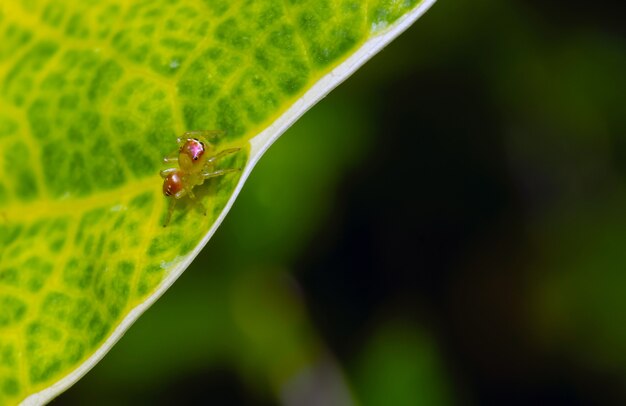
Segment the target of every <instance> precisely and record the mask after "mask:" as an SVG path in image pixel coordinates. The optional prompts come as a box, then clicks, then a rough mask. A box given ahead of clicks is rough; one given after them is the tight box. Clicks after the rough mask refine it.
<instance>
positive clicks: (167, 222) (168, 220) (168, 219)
mask: <svg viewBox="0 0 626 406" xmlns="http://www.w3.org/2000/svg"><path fill="white" fill-rule="evenodd" d="M176 200H178V199H171V201H170V207H169V209H168V210H167V217H166V218H165V224H163V227H167V225H168V224H169V223H170V220H171V219H172V213H174V207H175V206H176Z"/></svg>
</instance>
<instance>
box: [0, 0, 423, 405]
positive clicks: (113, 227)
mask: <svg viewBox="0 0 626 406" xmlns="http://www.w3.org/2000/svg"><path fill="white" fill-rule="evenodd" d="M432 3H433V0H424V1H422V2H421V3H420V2H419V1H418V0H403V1H400V0H370V1H369V2H361V1H358V0H334V1H330V0H302V1H295V0H284V1H281V2H276V1H273V0H263V1H261V0H258V1H254V2H252V1H243V0H242V1H229V0H204V1H200V0H187V1H158V0H152V1H135V2H123V1H114V0H101V1H95V2H81V1H78V0H72V1H69V0H19V1H4V2H2V3H0V38H1V44H2V45H0V404H15V403H19V402H20V401H24V403H25V404H40V403H45V402H47V401H49V400H50V399H52V398H53V397H54V396H56V395H57V394H59V393H60V392H62V391H63V390H65V389H66V388H67V387H69V386H70V385H71V384H72V383H74V382H75V381H76V380H78V379H79V378H80V377H81V376H82V375H84V374H85V373H86V372H87V371H88V370H89V369H90V368H91V367H93V365H94V364H95V363H96V362H98V360H100V359H101V358H102V357H103V356H104V354H105V353H106V352H107V351H108V349H109V348H111V346H112V345H113V344H114V343H115V342H116V341H117V340H118V339H119V338H120V337H121V335H122V334H123V333H124V331H126V330H127V329H128V327H129V326H130V325H131V324H132V323H133V322H134V321H135V320H136V319H137V318H138V317H139V315H141V313H142V312H144V311H145V310H146V309H147V308H148V307H149V306H150V305H151V304H152V303H154V301H155V300H156V299H157V298H158V297H159V296H161V295H162V294H163V292H164V291H165V290H166V289H167V288H168V287H169V286H170V285H171V284H172V283H173V282H174V281H175V280H176V278H177V277H178V276H179V275H180V274H181V273H182V272H183V270H184V269H185V268H186V267H187V266H188V265H189V263H190V262H191V261H192V260H193V258H194V257H195V256H196V255H197V254H198V252H199V251H200V250H201V249H202V247H203V246H204V245H205V244H206V243H207V241H208V240H209V238H210V237H211V235H212V234H213V233H214V232H215V230H216V228H217V226H218V225H219V224H220V222H221V221H222V219H223V218H224V216H225V215H226V212H227V211H228V209H229V208H230V207H231V205H232V204H233V201H234V199H235V197H236V195H237V194H238V192H239V190H240V189H241V187H242V185H243V183H244V181H245V179H246V178H247V176H248V175H249V173H250V171H251V170H252V168H253V166H254V164H255V163H256V162H257V161H258V160H259V158H260V157H261V155H262V154H263V153H264V152H265V150H267V148H268V147H269V146H270V145H271V144H272V143H273V142H274V141H275V140H276V139H277V138H278V137H279V136H280V135H281V134H282V133H283V132H284V131H285V130H286V129H287V128H288V127H289V126H290V125H291V124H292V123H293V122H294V121H295V120H297V119H298V118H299V117H300V116H301V115H302V114H304V112H306V111H307V110H308V109H309V108H310V107H311V106H312V105H313V104H315V103H316V102H317V101H318V100H320V99H321V98H322V97H323V96H324V95H326V94H327V93H328V92H329V91H330V90H331V89H332V88H334V87H335V86H337V85H338V84H339V83H341V81H343V80H345V79H346V78H347V77H348V76H349V75H350V74H351V73H352V72H354V71H355V70H356V69H357V68H358V67H359V66H361V65H362V64H363V63H364V62H365V61H367V60H368V59H369V58H371V57H372V56H373V55H374V54H375V53H377V52H378V51H379V50H380V49H382V47H384V46H385V45H386V44H387V43H389V41H391V40H392V39H393V38H395V37H396V36H397V35H399V34H400V33H401V32H402V31H403V30H405V29H406V28H407V27H408V26H410V24H412V23H413V22H414V21H415V20H416V19H417V18H418V17H419V16H420V15H421V14H422V13H423V12H424V11H425V10H426V9H427V8H428V7H429V6H430V5H431V4H432ZM205 129H206V130H213V129H218V130H222V131H224V132H225V133H224V135H222V136H219V137H217V138H215V139H212V142H213V143H214V144H215V147H216V150H217V151H219V150H222V149H226V148H231V147H238V148H241V150H240V151H239V152H238V153H236V154H234V155H232V156H230V157H227V158H224V159H222V160H220V161H219V164H218V167H219V168H237V167H241V168H243V170H242V171H241V173H235V174H232V173H231V174H228V175H225V176H221V177H217V178H213V179H211V180H210V181H208V182H206V183H205V184H204V185H202V186H200V187H197V188H196V189H194V192H195V193H196V194H197V196H198V197H199V199H200V201H201V202H202V204H203V205H204V207H206V209H207V213H206V216H204V215H203V213H202V210H201V209H200V206H199V205H197V204H194V203H193V202H191V201H190V200H189V199H181V201H180V203H179V204H178V205H177V207H176V210H175V212H174V215H173V217H172V220H171V222H170V224H169V226H168V227H165V228H164V227H162V224H163V222H164V220H165V218H166V215H167V211H168V205H169V202H168V200H167V198H166V197H164V196H163V194H162V180H161V178H160V177H159V174H158V173H159V170H160V169H163V168H164V166H162V158H163V156H164V155H166V154H168V153H169V152H171V151H172V150H175V149H176V142H175V139H176V137H177V136H178V135H181V134H182V133H184V132H185V131H190V130H205ZM302 152H303V153H306V151H302ZM276 198H280V196H276ZM251 226H252V225H251Z"/></svg>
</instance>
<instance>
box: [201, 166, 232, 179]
mask: <svg viewBox="0 0 626 406" xmlns="http://www.w3.org/2000/svg"><path fill="white" fill-rule="evenodd" d="M239 171H241V168H231V169H220V170H217V171H213V172H209V171H203V172H202V173H201V175H202V177H203V178H204V179H209V178H215V177H217V176H222V175H226V174H227V173H233V172H239Z"/></svg>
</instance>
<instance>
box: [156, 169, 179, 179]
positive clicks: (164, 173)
mask: <svg viewBox="0 0 626 406" xmlns="http://www.w3.org/2000/svg"><path fill="white" fill-rule="evenodd" d="M177 170H178V169H176V168H167V169H163V170H162V171H161V172H159V174H160V175H161V177H162V178H167V176H168V175H169V174H170V173H173V172H176V171H177Z"/></svg>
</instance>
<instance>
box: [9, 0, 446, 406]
mask: <svg viewBox="0 0 626 406" xmlns="http://www.w3.org/2000/svg"><path fill="white" fill-rule="evenodd" d="M435 2H436V0H423V1H422V2H421V3H420V4H419V5H418V6H417V7H416V8H414V9H413V10H411V11H409V12H408V13H407V14H405V15H404V16H402V17H400V18H399V19H398V20H397V21H395V22H394V23H393V24H391V25H390V26H389V27H387V28H386V29H383V30H380V31H379V32H378V33H377V34H376V35H375V36H374V37H372V38H370V39H369V40H367V41H366V42H365V43H364V44H363V45H362V46H361V48H359V49H358V50H357V51H356V52H354V53H353V54H352V55H351V56H350V57H349V58H348V59H346V60H345V61H344V62H342V63H341V64H340V65H339V66H337V67H336V68H335V69H333V70H332V71H331V72H329V73H328V74H326V75H325V76H323V77H322V78H321V79H320V80H319V81H317V83H315V84H314V85H313V86H312V87H311V88H310V89H309V90H308V91H307V92H306V93H305V94H304V95H303V96H302V97H301V98H299V99H298V100H297V101H296V102H295V103H294V104H293V105H292V106H291V107H290V108H289V109H288V110H287V111H286V112H285V113H283V114H282V115H281V116H280V117H279V118H278V119H276V121H274V122H273V123H272V124H271V125H270V126H269V127H267V128H266V129H265V130H263V131H262V132H261V133H259V134H258V135H256V136H255V137H254V138H252V139H251V140H250V144H251V148H250V158H249V159H248V162H247V163H246V166H245V168H244V169H243V173H242V174H241V177H240V179H239V182H238V183H237V187H236V188H235V190H234V191H233V194H232V195H231V197H230V199H229V200H228V202H227V203H226V206H225V207H224V209H223V210H222V212H221V213H220V215H219V217H218V218H217V220H215V223H213V225H212V226H211V228H210V229H209V231H208V232H207V233H206V235H205V236H204V238H203V239H202V241H200V243H198V245H197V246H196V247H195V249H194V250H193V251H192V252H191V253H189V254H188V255H186V256H184V257H179V258H177V259H176V260H174V261H172V262H170V263H167V264H164V265H165V266H167V267H171V269H170V270H169V271H168V272H167V275H166V276H165V278H164V279H163V281H161V284H160V285H159V287H158V288H157V289H156V290H155V291H154V293H153V294H152V295H150V296H149V297H147V298H146V300H144V301H143V302H142V303H140V304H138V305H137V306H136V307H135V308H134V309H133V310H131V311H130V312H129V313H128V315H126V317H125V318H124V319H123V320H122V322H121V323H120V324H119V325H118V326H117V328H116V329H115V330H114V331H113V332H112V333H111V335H110V336H109V337H108V338H107V339H106V341H105V342H104V343H103V344H102V345H101V346H100V348H98V349H97V350H96V352H94V353H93V354H92V355H91V357H89V358H87V360H85V362H83V363H82V364H81V365H80V366H78V367H77V368H76V369H75V370H74V371H72V372H71V373H70V374H68V375H67V376H65V377H64V378H63V379H61V380H59V381H58V382H56V383H54V384H53V385H52V386H49V387H47V388H46V389H43V390H41V391H39V392H37V393H34V394H32V395H30V396H28V397H27V398H26V399H24V400H23V401H22V403H21V404H20V405H21V406H38V405H44V404H46V403H48V402H50V401H51V400H52V399H54V398H55V397H57V396H58V395H59V394H61V393H63V392H64V391H65V390H67V389H68V388H69V387H71V386H72V385H73V384H74V383H76V382H77V381H78V380H79V379H80V378H82V377H83V376H84V375H85V374H86V373H87V372H89V371H90V370H91V369H92V368H93V367H94V366H95V365H96V364H97V363H98V362H99V361H100V360H101V359H102V358H103V357H104V356H105V355H106V353H107V352H109V350H110V349H111V348H112V347H113V346H114V345H115V343H117V342H118V341H119V339H120V338H122V336H123V335H124V333H125V332H126V331H127V330H128V329H129V328H130V326H131V325H132V324H133V323H134V322H135V321H136V320H137V319H138V318H139V316H141V315H142V314H143V313H144V312H145V311H146V310H148V308H150V306H152V305H153V304H154V302H156V301H157V300H158V299H159V298H160V297H161V296H162V295H163V293H165V291H166V290H167V289H169V287H170V286H172V284H173V283H174V282H175V281H176V279H178V277H179V276H180V275H181V274H182V273H183V272H184V271H185V269H187V267H188V266H189V265H190V264H191V262H192V261H193V260H194V259H195V258H196V256H198V254H199V253H200V251H202V249H203V248H204V246H205V245H206V244H207V243H208V242H209V240H210V239H211V237H212V236H213V234H214V233H215V231H216V230H217V228H218V227H219V226H220V224H222V221H223V220H224V218H225V217H226V214H228V212H229V211H230V209H231V207H232V206H233V203H234V202H235V199H236V198H237V196H238V195H239V192H240V191H241V188H242V187H243V185H244V183H245V182H246V180H247V179H248V176H249V175H250V172H252V169H253V168H254V166H255V165H256V163H257V162H258V161H259V159H261V156H263V154H264V153H265V151H267V150H268V148H269V147H270V146H271V145H272V144H273V143H274V142H275V141H276V140H277V139H278V137H280V136H281V135H282V134H283V133H284V132H285V131H287V129H288V128H289V127H291V126H292V125H293V124H294V123H295V122H296V121H297V120H298V119H299V118H300V117H302V115H303V114H304V113H306V112H307V111H308V110H309V109H310V108H311V107H313V106H314V105H315V104H316V103H317V102H318V101H320V100H321V99H323V98H324V97H326V95H327V94H328V93H330V91H331V90H333V89H334V88H336V87H337V86H339V85H340V84H341V83H342V82H343V81H344V80H346V79H347V78H348V77H350V75H352V74H353V73H354V72H356V71H357V70H358V69H359V68H360V67H361V66H363V64H365V62H367V61H368V60H370V59H371V58H372V57H373V56H374V55H376V54H377V53H378V52H380V51H381V50H382V49H383V48H384V47H385V46H387V45H388V44H389V43H390V42H391V41H393V40H394V39H395V38H396V37H398V36H399V35H400V34H402V33H403V32H404V31H406V29H407V28H409V27H410V26H411V25H412V24H413V23H414V22H415V21H417V19H418V18H420V17H421V16H422V15H423V14H424V13H425V12H426V11H427V10H428V9H429V8H430V7H431V6H432V5H433V4H435ZM372 28H373V30H374V31H378V30H379V29H380V27H372Z"/></svg>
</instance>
